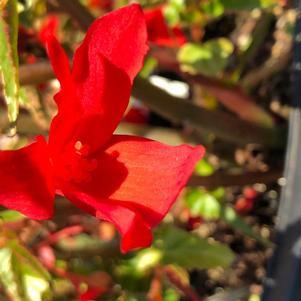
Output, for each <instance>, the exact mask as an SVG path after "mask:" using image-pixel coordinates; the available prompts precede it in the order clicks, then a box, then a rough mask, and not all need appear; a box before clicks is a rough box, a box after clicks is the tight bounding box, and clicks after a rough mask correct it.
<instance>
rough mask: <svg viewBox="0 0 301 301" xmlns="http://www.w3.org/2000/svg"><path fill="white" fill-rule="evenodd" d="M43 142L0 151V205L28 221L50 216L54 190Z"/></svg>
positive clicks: (39, 141)
mask: <svg viewBox="0 0 301 301" xmlns="http://www.w3.org/2000/svg"><path fill="white" fill-rule="evenodd" d="M47 153H48V150H47V145H46V143H45V141H42V140H41V139H39V140H38V141H36V142H34V143H32V144H30V145H29V146H26V147H24V148H21V149H19V150H16V151H0V176H1V181H0V205H1V206H4V207H7V208H9V209H13V210H17V211H19V212H21V213H22V214H25V215H26V216H28V217H29V218H32V219H38V220H41V219H49V218H50V217H51V216H52V215H53V204H54V187H53V183H52V172H51V166H50V162H49V157H48V156H47Z"/></svg>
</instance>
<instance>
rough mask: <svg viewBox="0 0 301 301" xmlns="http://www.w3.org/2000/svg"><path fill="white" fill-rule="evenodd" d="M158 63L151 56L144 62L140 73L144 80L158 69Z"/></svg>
mask: <svg viewBox="0 0 301 301" xmlns="http://www.w3.org/2000/svg"><path fill="white" fill-rule="evenodd" d="M157 65H158V62H157V60H156V59H154V58H153V57H151V56H149V57H147V59H146V60H145V62H144V65H143V68H142V70H141V71H140V75H141V76H142V77H144V78H147V77H149V76H150V75H151V73H152V72H153V71H154V69H155V68H156V67H157Z"/></svg>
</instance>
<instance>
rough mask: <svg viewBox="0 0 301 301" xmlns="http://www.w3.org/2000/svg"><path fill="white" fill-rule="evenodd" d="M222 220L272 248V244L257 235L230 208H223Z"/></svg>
mask: <svg viewBox="0 0 301 301" xmlns="http://www.w3.org/2000/svg"><path fill="white" fill-rule="evenodd" d="M221 218H222V219H223V220H224V221H225V222H226V223H227V224H229V225H230V226H231V227H232V228H233V229H235V230H238V231H241V232H242V233H243V234H245V235H247V236H250V237H252V238H254V239H256V240H257V241H259V242H261V243H262V244H263V245H265V246H271V242H270V241H269V240H267V239H265V238H263V237H262V236H261V235H259V234H258V233H256V232H255V231H254V230H253V229H252V227H251V226H250V225H248V224H247V223H246V222H245V221H244V220H243V219H242V218H241V217H240V216H239V215H238V214H237V213H236V211H235V210H234V209H233V208H232V207H230V206H223V208H222V211H221Z"/></svg>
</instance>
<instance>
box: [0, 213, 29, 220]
mask: <svg viewBox="0 0 301 301" xmlns="http://www.w3.org/2000/svg"><path fill="white" fill-rule="evenodd" d="M23 218H24V215H23V214H21V213H19V212H18V211H14V210H4V211H0V222H1V221H2V222H16V221H19V220H22V219H23Z"/></svg>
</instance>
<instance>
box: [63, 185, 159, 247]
mask: <svg viewBox="0 0 301 301" xmlns="http://www.w3.org/2000/svg"><path fill="white" fill-rule="evenodd" d="M64 195H65V197H67V198H68V199H69V200H70V201H71V202H72V203H73V204H75V205H76V206H77V207H78V208H80V209H81V210H84V211H86V212H88V213H89V214H92V215H94V216H96V217H97V218H99V219H102V220H105V221H108V222H110V223H112V224H114V225H115V226H116V228H117V230H118V232H119V233H120V234H121V245H120V249H121V251H122V252H123V253H126V252H128V251H131V250H134V249H137V248H145V247H148V246H150V245H151V243H152V239H153V236H152V232H151V227H150V225H149V224H148V223H147V222H146V221H145V220H144V218H143V217H142V216H141V214H140V213H139V212H138V211H137V210H136V209H135V208H134V207H133V206H131V205H126V204H124V203H122V202H119V201H115V200H111V199H110V200H109V199H99V198H97V196H94V195H93V194H87V193H81V192H79V191H75V190H73V191H72V189H70V187H69V189H68V188H67V189H66V187H65V191H64ZM95 197H96V198H95Z"/></svg>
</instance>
